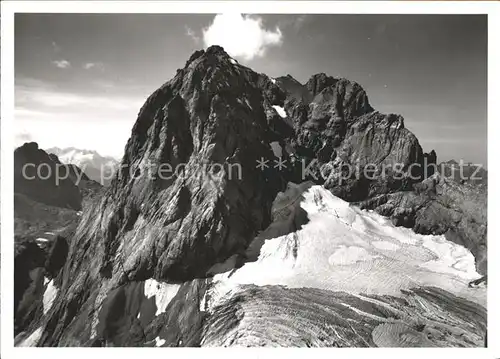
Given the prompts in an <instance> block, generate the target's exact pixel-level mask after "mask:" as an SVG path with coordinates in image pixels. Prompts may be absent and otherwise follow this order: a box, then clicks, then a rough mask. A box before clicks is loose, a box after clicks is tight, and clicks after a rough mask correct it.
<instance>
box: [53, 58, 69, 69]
mask: <svg viewBox="0 0 500 359" xmlns="http://www.w3.org/2000/svg"><path fill="white" fill-rule="evenodd" d="M52 63H53V64H54V65H55V66H56V67H59V68H60V69H67V68H69V67H71V64H70V62H69V61H67V60H64V59H63V60H55V61H52Z"/></svg>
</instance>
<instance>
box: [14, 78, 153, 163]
mask: <svg viewBox="0 0 500 359" xmlns="http://www.w3.org/2000/svg"><path fill="white" fill-rule="evenodd" d="M93 90H94V91H93V92H92V93H89V92H86V93H81V92H74V91H72V92H68V91H63V90H62V89H61V88H59V87H57V86H53V85H52V84H51V83H44V82H42V81H33V80H31V79H27V80H25V79H16V87H15V109H14V118H15V120H14V127H15V134H16V137H15V145H16V146H19V145H21V144H22V143H24V142H27V141H36V142H38V144H39V145H40V147H41V148H48V147H53V146H58V147H61V148H63V147H71V146H73V147H77V148H91V149H94V150H96V151H98V152H99V153H101V154H106V155H112V156H116V157H120V156H121V155H123V148H124V147H125V144H126V143H127V140H128V138H129V137H130V131H131V129H132V126H133V125H134V122H135V120H136V118H137V114H138V112H139V109H140V108H141V106H142V104H143V103H144V101H145V98H146V96H147V94H148V93H147V92H146V91H145V90H141V89H135V88H134V89H133V90H130V91H127V93H123V92H118V91H117V92H116V93H115V92H113V93H111V94H110V93H109V92H107V91H105V89H102V88H98V87H95V88H94V89H93ZM54 128H57V131H58V133H61V134H63V135H62V136H54V132H53V131H54Z"/></svg>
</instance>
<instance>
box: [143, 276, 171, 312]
mask: <svg viewBox="0 0 500 359" xmlns="http://www.w3.org/2000/svg"><path fill="white" fill-rule="evenodd" d="M179 288H180V285H179V284H168V283H162V282H158V281H156V280H154V279H148V280H146V281H145V282H144V295H145V296H146V297H147V298H151V297H155V302H156V314H155V315H157V316H158V315H160V314H161V313H165V310H166V309H167V306H168V303H170V301H171V300H172V299H173V298H174V297H175V295H176V294H177V291H178V290H179Z"/></svg>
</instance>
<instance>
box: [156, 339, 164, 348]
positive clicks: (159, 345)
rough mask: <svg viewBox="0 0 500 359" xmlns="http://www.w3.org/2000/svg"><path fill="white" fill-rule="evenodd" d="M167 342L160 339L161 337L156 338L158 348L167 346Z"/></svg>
mask: <svg viewBox="0 0 500 359" xmlns="http://www.w3.org/2000/svg"><path fill="white" fill-rule="evenodd" d="M165 342H166V340H165V339H160V337H156V338H155V346H156V347H161V346H162V345H163V344H165Z"/></svg>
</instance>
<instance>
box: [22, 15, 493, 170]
mask: <svg viewBox="0 0 500 359" xmlns="http://www.w3.org/2000/svg"><path fill="white" fill-rule="evenodd" d="M214 18H215V15H198V14H189V15H164V14H130V15H122V14H17V15H16V19H15V66H16V68H15V71H16V74H15V75H16V131H17V137H16V141H17V142H18V143H19V142H22V141H25V140H27V139H31V140H35V141H38V142H39V143H40V145H41V146H42V147H52V146H59V147H67V146H75V147H80V148H88V149H96V150H97V151H99V152H101V153H102V154H110V155H115V156H120V155H121V154H122V151H123V148H124V146H125V143H126V140H127V139H128V137H129V135H130V131H131V128H132V125H133V123H134V122H135V119H136V115H137V112H138V110H139V108H140V106H141V105H142V103H143V102H144V100H145V99H146V97H147V96H148V95H149V94H150V93H151V92H152V91H154V90H155V89H156V88H157V87H159V86H160V85H161V84H162V83H164V82H166V81H167V80H169V79H170V78H171V77H172V76H173V75H174V74H175V71H176V69H177V68H181V67H183V66H184V64H185V62H186V60H187V59H188V58H189V56H190V55H191V53H192V52H193V51H194V50H196V49H200V48H204V47H205V46H206V45H208V44H213V43H219V44H221V45H222V46H224V47H225V48H226V50H227V51H228V52H229V53H230V54H231V55H232V56H234V57H235V58H237V59H238V60H239V61H240V62H242V63H244V64H245V65H247V66H249V67H251V68H253V69H254V70H256V71H258V72H264V73H266V74H268V75H269V76H272V77H277V76H281V75H286V74H291V75H292V76H294V77H295V78H296V79H298V80H299V81H301V82H305V81H307V79H308V78H309V77H310V76H311V75H312V74H314V73H318V72H325V73H327V74H330V75H333V76H342V77H346V78H348V79H351V80H354V81H357V82H359V83H360V84H361V85H362V86H363V87H364V88H365V90H366V91H367V93H368V97H369V99H370V102H371V104H372V106H373V107H375V108H376V109H377V110H379V111H382V112H386V113H399V114H401V115H403V116H404V117H405V124H406V127H407V128H409V129H410V130H412V131H413V132H414V133H415V134H416V135H417V137H418V138H419V140H420V143H421V145H422V147H423V148H424V151H430V150H431V149H435V150H436V151H437V154H438V160H439V161H441V160H448V159H451V158H454V159H457V160H459V159H463V160H464V161H471V162H475V163H484V164H485V163H486V148H487V143H486V139H487V135H486V130H487V129H486V126H487V117H486V116H487V102H486V101H487V100H486V99H487V18H486V16H481V15H258V16H256V15H254V16H251V17H250V18H246V19H243V18H242V17H240V16H239V15H238V14H235V15H225V16H218V17H217V19H216V20H215V22H214Z"/></svg>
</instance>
